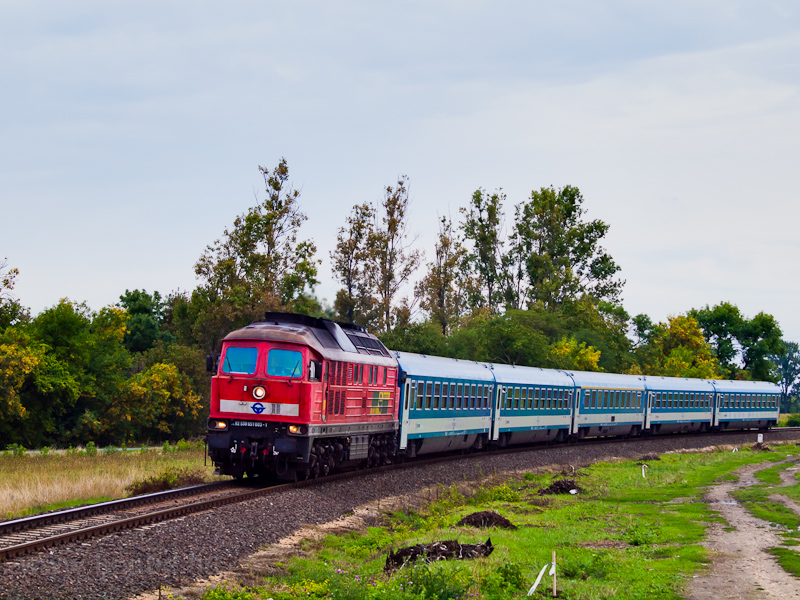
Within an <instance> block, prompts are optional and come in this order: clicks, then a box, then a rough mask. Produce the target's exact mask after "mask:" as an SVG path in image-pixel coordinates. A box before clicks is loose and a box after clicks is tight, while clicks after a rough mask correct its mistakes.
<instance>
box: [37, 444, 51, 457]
mask: <svg viewBox="0 0 800 600" xmlns="http://www.w3.org/2000/svg"><path fill="white" fill-rule="evenodd" d="M39 454H41V455H42V456H47V455H48V454H50V446H42V449H41V450H39Z"/></svg>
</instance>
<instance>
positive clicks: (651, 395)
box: [644, 392, 656, 429]
mask: <svg viewBox="0 0 800 600" xmlns="http://www.w3.org/2000/svg"><path fill="white" fill-rule="evenodd" d="M645 393H646V394H647V406H646V407H645V413H644V428H645V429H650V419H651V417H652V414H653V405H654V404H655V399H656V394H655V392H645Z"/></svg>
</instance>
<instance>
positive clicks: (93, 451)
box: [85, 442, 97, 456]
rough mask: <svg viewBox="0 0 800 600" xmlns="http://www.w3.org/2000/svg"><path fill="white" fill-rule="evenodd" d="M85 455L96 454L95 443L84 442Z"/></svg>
mask: <svg viewBox="0 0 800 600" xmlns="http://www.w3.org/2000/svg"><path fill="white" fill-rule="evenodd" d="M85 452H86V456H97V445H96V444H95V443H94V442H87V443H86V450H85Z"/></svg>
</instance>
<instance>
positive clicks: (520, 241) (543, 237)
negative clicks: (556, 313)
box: [514, 186, 625, 310]
mask: <svg viewBox="0 0 800 600" xmlns="http://www.w3.org/2000/svg"><path fill="white" fill-rule="evenodd" d="M585 214H586V210H585V209H584V208H583V196H582V195H581V193H580V190H579V189H578V188H576V187H574V186H566V187H564V188H561V189H559V190H556V189H555V188H553V187H550V188H541V189H540V190H538V191H536V190H534V191H533V192H531V197H530V200H529V201H528V202H525V203H523V204H521V205H520V206H518V207H517V211H516V220H515V225H514V227H515V240H516V244H517V245H518V246H519V250H518V252H519V253H520V254H521V255H524V256H525V257H526V268H527V274H528V278H529V284H530V295H531V298H532V300H533V301H534V302H536V303H539V304H541V305H542V306H544V307H545V308H547V309H548V310H553V309H554V308H555V307H557V306H559V305H561V304H562V303H564V302H565V301H567V300H571V299H572V300H574V299H577V298H578V297H580V296H581V295H583V294H588V295H590V296H592V297H593V298H596V299H598V300H605V301H610V302H616V301H618V299H619V296H620V293H621V291H622V287H623V285H624V284H625V282H624V280H620V279H616V278H615V276H616V274H617V273H618V272H619V270H620V267H619V266H618V265H617V264H616V263H615V262H614V260H613V259H612V258H611V256H610V255H609V254H608V253H607V252H606V251H605V249H604V248H603V247H602V246H600V241H601V240H602V238H603V237H604V236H605V235H606V233H607V232H608V228H609V226H608V225H607V224H606V223H604V222H603V221H601V220H599V219H595V220H593V221H585V220H584V218H583V217H584V215H585Z"/></svg>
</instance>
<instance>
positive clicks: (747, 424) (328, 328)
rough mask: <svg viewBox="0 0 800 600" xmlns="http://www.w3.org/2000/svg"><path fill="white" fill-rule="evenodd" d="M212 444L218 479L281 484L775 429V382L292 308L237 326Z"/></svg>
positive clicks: (220, 359)
mask: <svg viewBox="0 0 800 600" xmlns="http://www.w3.org/2000/svg"><path fill="white" fill-rule="evenodd" d="M207 368H208V370H209V371H212V372H213V373H214V375H213V377H212V384H211V408H210V416H209V420H208V434H207V442H208V449H209V455H210V457H211V459H212V460H213V462H214V464H215V465H216V466H217V467H218V469H219V471H220V472H221V473H223V474H228V475H233V476H234V477H237V478H240V477H243V476H244V475H247V476H248V477H254V476H268V477H274V478H276V479H278V480H294V479H297V478H300V479H304V478H309V477H317V476H321V475H326V474H327V473H329V472H330V471H332V470H334V469H337V468H343V467H347V466H353V467H370V466H378V465H381V464H389V463H392V462H395V461H397V460H402V459H407V458H414V457H416V456H419V455H424V454H431V453H436V452H447V451H454V450H481V449H484V448H487V447H490V446H497V447H504V446H509V445H515V444H529V443H536V442H564V441H572V440H580V439H583V438H587V437H599V436H637V435H655V434H668V433H672V432H681V431H698V432H702V431H720V430H726V429H749V428H759V429H767V428H769V427H771V426H773V425H775V424H776V423H777V421H778V415H779V411H780V401H779V399H780V388H779V387H778V386H777V385H775V384H772V383H765V382H759V381H720V380H702V379H684V378H677V377H652V376H639V375H616V374H612V373H595V372H581V371H564V370H556V369H540V368H536V367H520V366H515V365H505V364H491V363H483V362H475V361H470V360H458V359H453V358H443V357H439V356H426V355H422V354H411V353H408V352H393V351H390V350H388V349H387V348H386V347H385V346H384V345H383V344H382V343H381V342H380V341H379V340H378V339H377V338H376V337H375V336H374V335H372V334H370V333H368V332H367V331H366V330H365V329H364V328H363V327H360V326H357V325H353V324H346V323H337V322H334V321H330V320H327V319H319V318H314V317H307V316H304V315H295V314H288V313H267V314H266V315H265V318H264V321H263V322H258V323H253V324H251V325H248V326H247V327H244V328H243V329H239V330H237V331H234V332H232V333H230V334H229V335H228V336H226V337H225V339H224V340H223V343H222V348H221V353H220V355H218V356H209V357H207Z"/></svg>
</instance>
